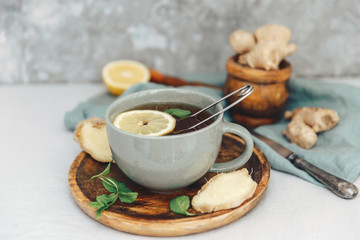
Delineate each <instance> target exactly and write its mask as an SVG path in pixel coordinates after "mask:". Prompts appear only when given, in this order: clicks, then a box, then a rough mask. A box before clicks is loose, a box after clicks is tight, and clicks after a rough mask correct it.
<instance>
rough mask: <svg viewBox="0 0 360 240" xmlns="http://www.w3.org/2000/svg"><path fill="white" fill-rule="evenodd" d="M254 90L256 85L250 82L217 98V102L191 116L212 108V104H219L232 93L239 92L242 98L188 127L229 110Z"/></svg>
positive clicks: (198, 124)
mask: <svg viewBox="0 0 360 240" xmlns="http://www.w3.org/2000/svg"><path fill="white" fill-rule="evenodd" d="M253 91H254V87H253V86H251V85H250V84H248V85H246V86H244V87H242V88H239V89H237V90H235V91H233V92H232V93H229V94H228V95H226V96H225V97H223V98H221V99H219V100H217V101H216V102H214V103H212V104H210V105H209V106H207V107H205V108H203V109H201V110H200V111H198V112H196V113H194V114H193V115H191V116H190V117H189V118H191V117H195V116H196V115H198V114H199V113H202V112H204V111H206V110H207V109H209V108H211V107H212V106H215V105H216V104H218V103H219V102H221V101H223V100H225V99H227V98H228V97H230V96H232V95H234V94H236V93H238V92H239V94H238V96H239V97H240V98H239V99H238V100H236V101H235V102H233V103H232V104H230V105H229V106H227V107H225V108H224V109H223V110H221V111H219V112H217V113H215V114H214V115H211V116H210V117H208V118H206V119H205V120H203V121H201V122H199V123H197V124H195V125H194V126H192V127H190V128H188V129H192V128H196V127H197V126H200V125H201V124H203V123H205V122H207V121H209V120H210V119H212V118H214V117H216V116H218V115H220V114H222V113H224V112H225V111H227V110H229V109H230V108H232V107H233V106H235V105H236V104H238V103H239V102H241V101H242V100H244V99H245V98H246V97H247V96H249V95H250V94H251V93H252V92H253Z"/></svg>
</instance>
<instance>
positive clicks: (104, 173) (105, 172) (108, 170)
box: [89, 162, 111, 182]
mask: <svg viewBox="0 0 360 240" xmlns="http://www.w3.org/2000/svg"><path fill="white" fill-rule="evenodd" d="M110 167H111V162H109V164H108V165H107V167H106V168H105V170H104V171H103V172H102V173H99V174H97V175H94V176H92V177H91V178H90V180H89V182H91V180H93V179H94V178H98V177H102V176H105V175H108V174H109V173H110Z"/></svg>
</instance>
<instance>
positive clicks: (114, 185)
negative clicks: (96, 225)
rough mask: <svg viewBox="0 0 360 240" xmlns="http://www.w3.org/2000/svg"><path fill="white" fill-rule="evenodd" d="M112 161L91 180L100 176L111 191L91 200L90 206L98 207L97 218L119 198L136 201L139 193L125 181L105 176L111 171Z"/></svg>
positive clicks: (124, 200)
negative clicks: (132, 189) (93, 200)
mask: <svg viewBox="0 0 360 240" xmlns="http://www.w3.org/2000/svg"><path fill="white" fill-rule="evenodd" d="M110 167H111V162H110V163H109V164H108V166H107V167H106V168H105V170H104V171H103V172H102V173H100V174H97V175H95V176H93V177H91V178H90V180H89V181H91V180H92V179H94V178H100V179H101V180H102V184H103V186H104V188H105V189H106V190H107V191H109V192H111V193H110V194H109V195H106V194H102V195H100V196H97V197H96V201H95V202H89V203H88V204H89V206H90V207H93V208H95V209H97V211H96V218H98V219H99V218H100V216H101V213H102V212H103V211H104V210H106V209H108V208H109V207H110V206H111V205H113V204H114V203H115V202H116V200H117V199H119V200H120V201H121V202H123V203H133V202H135V200H136V198H137V196H138V193H137V192H132V191H131V190H130V189H129V188H128V187H127V186H126V185H125V184H124V183H122V182H119V181H116V180H115V179H114V178H111V177H105V175H107V174H109V173H110Z"/></svg>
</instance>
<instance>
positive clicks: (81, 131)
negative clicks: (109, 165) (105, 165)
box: [73, 117, 112, 162]
mask: <svg viewBox="0 0 360 240" xmlns="http://www.w3.org/2000/svg"><path fill="white" fill-rule="evenodd" d="M73 137H74V140H75V141H76V142H77V143H79V145H80V147H81V148H82V150H83V151H85V152H87V153H88V154H90V156H91V157H92V158H94V159H95V160H97V161H99V162H111V161H112V153H111V150H110V145H109V141H108V138H107V131H106V123H105V120H104V119H102V118H98V117H92V118H89V119H86V120H83V121H81V122H79V123H78V124H77V125H76V128H75V131H74V136H73Z"/></svg>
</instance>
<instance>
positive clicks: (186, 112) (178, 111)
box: [164, 108, 191, 118]
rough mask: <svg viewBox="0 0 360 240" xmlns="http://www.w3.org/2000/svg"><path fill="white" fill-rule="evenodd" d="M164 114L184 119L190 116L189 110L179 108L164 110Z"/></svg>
mask: <svg viewBox="0 0 360 240" xmlns="http://www.w3.org/2000/svg"><path fill="white" fill-rule="evenodd" d="M164 112H166V113H168V114H170V115H173V116H175V117H178V118H186V117H188V116H190V115H191V112H190V111H189V110H184V109H180V108H170V109H166V110H165V111H164Z"/></svg>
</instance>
